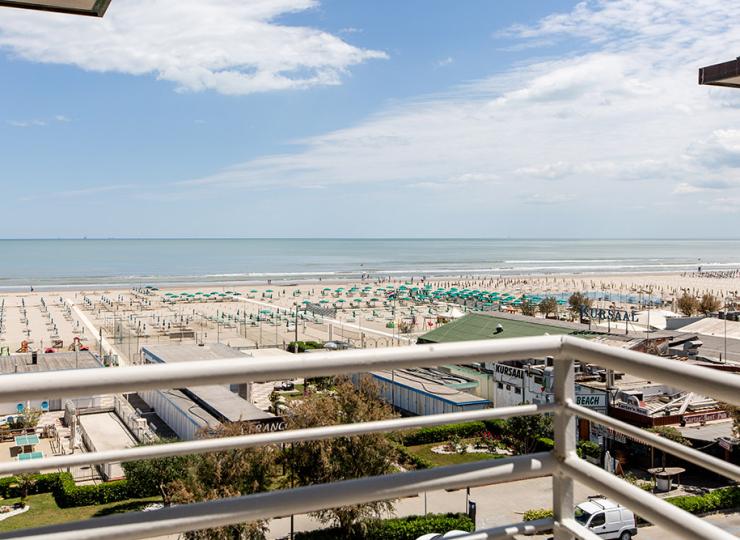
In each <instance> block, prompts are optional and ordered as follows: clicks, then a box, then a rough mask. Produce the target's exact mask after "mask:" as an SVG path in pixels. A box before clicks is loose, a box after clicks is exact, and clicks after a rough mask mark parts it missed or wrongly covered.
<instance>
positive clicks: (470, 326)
mask: <svg viewBox="0 0 740 540" xmlns="http://www.w3.org/2000/svg"><path fill="white" fill-rule="evenodd" d="M528 319H530V320H522V319H520V318H511V317H499V316H497V315H489V314H488V313H468V314H467V315H465V316H464V317H462V318H460V319H457V320H454V321H452V322H449V323H447V324H445V325H443V326H440V327H439V328H435V329H434V330H432V331H431V332H427V333H426V334H424V335H423V336H420V337H419V339H418V341H417V342H418V343H448V342H453V341H473V340H478V339H504V338H512V337H530V336H543V335H545V334H550V335H560V334H571V333H573V332H574V331H577V330H576V329H574V328H572V327H569V326H563V325H560V324H548V322H544V320H543V322H539V321H540V319H533V318H532V317H528ZM534 321H538V322H534ZM499 324H500V325H501V326H502V327H503V329H504V331H503V332H500V333H498V334H497V333H496V327H497V326H498V325H499Z"/></svg>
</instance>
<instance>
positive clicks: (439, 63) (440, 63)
mask: <svg viewBox="0 0 740 540" xmlns="http://www.w3.org/2000/svg"><path fill="white" fill-rule="evenodd" d="M454 61H455V59H454V58H452V57H451V56H448V57H446V58H442V59H441V60H438V61H437V64H436V66H437V67H445V66H449V65H450V64H452V63H453V62H454Z"/></svg>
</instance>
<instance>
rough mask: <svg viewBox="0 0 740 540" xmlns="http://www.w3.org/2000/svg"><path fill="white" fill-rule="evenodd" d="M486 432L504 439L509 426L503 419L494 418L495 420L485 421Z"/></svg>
mask: <svg viewBox="0 0 740 540" xmlns="http://www.w3.org/2000/svg"><path fill="white" fill-rule="evenodd" d="M483 425H484V426H485V427H486V430H487V431H488V432H489V433H490V434H491V435H493V436H494V437H499V438H500V437H503V436H505V435H506V431H507V429H508V425H507V423H506V420H504V419H503V418H494V419H493V420H483Z"/></svg>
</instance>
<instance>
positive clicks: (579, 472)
mask: <svg viewBox="0 0 740 540" xmlns="http://www.w3.org/2000/svg"><path fill="white" fill-rule="evenodd" d="M558 468H559V469H560V470H561V471H562V472H563V473H564V474H567V475H568V476H570V477H571V478H573V479H575V480H576V481H578V482H580V483H581V484H583V485H585V486H588V487H590V488H591V489H594V490H597V491H598V492H599V493H601V494H603V495H605V496H607V497H609V498H610V499H613V500H615V501H617V502H619V503H621V504H623V505H625V506H626V507H627V508H629V509H630V510H632V511H633V512H634V513H635V514H636V515H639V516H641V517H643V518H645V519H647V520H648V521H650V522H651V523H653V524H655V525H658V526H660V527H663V528H665V529H666V530H667V531H670V533H671V538H684V539H686V540H699V539H703V540H737V537H735V536H734V535H732V534H730V533H728V532H726V531H723V530H721V529H720V528H718V527H715V526H714V525H712V524H711V523H708V522H706V521H703V520H702V519H700V518H698V517H696V516H694V515H692V514H689V513H687V512H685V511H684V510H681V509H680V508H678V507H677V506H674V505H672V504H670V503H668V502H666V501H664V500H662V499H659V498H658V497H656V496H655V495H653V494H651V493H648V492H646V491H643V490H642V489H640V488H639V487H637V486H633V485H632V484H630V483H628V482H626V481H624V480H622V479H620V478H618V477H616V476H614V475H612V474H611V473H609V472H607V471H605V470H604V469H601V468H599V467H597V466H595V465H592V464H590V463H588V462H587V461H584V460H582V459H581V458H579V457H578V456H577V455H575V454H573V455H571V456H569V457H568V458H566V459H565V461H564V462H563V463H561V464H559V467H558Z"/></svg>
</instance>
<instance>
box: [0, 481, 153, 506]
mask: <svg viewBox="0 0 740 540" xmlns="http://www.w3.org/2000/svg"><path fill="white" fill-rule="evenodd" d="M34 479H35V481H36V482H35V483H34V485H33V486H32V487H31V488H30V489H29V490H28V494H29V495H37V494H39V493H52V494H53V495H54V500H55V501H56V503H57V505H58V506H59V507H60V508H71V507H73V506H90V505H93V504H106V503H111V502H118V501H124V500H126V499H131V498H135V497H146V496H148V495H156V493H150V494H146V493H132V489H131V486H129V484H128V482H127V481H126V480H115V481H113V482H105V483H103V484H96V485H88V486H78V485H77V484H75V481H74V478H73V477H72V475H71V474H70V473H68V472H63V473H50V474H37V475H34ZM17 482H18V480H17V479H16V478H15V477H14V476H10V477H7V478H0V496H1V497H3V498H4V499H12V498H15V497H20V496H21V491H20V489H19V487H18V485H17Z"/></svg>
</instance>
